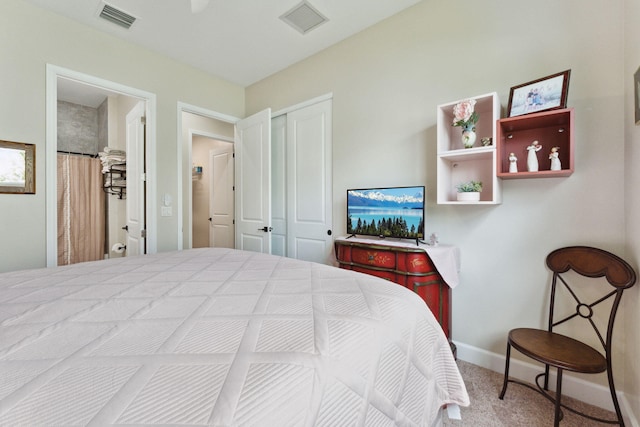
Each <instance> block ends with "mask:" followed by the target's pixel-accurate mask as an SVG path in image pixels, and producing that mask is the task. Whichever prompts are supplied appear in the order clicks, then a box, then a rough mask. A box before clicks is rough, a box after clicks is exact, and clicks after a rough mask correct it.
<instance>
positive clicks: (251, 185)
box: [235, 108, 271, 253]
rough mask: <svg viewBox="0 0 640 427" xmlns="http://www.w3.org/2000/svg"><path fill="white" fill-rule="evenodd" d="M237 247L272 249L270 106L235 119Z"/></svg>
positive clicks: (258, 250) (253, 249)
mask: <svg viewBox="0 0 640 427" xmlns="http://www.w3.org/2000/svg"><path fill="white" fill-rule="evenodd" d="M235 156H236V157H235V160H236V161H235V183H236V196H237V197H236V248H237V249H242V250H248V251H254V252H264V253H271V238H270V235H271V109H270V108H268V109H266V110H264V111H261V112H259V113H256V114H254V115H253V116H250V117H247V118H246V119H243V120H240V121H238V123H236V137H235Z"/></svg>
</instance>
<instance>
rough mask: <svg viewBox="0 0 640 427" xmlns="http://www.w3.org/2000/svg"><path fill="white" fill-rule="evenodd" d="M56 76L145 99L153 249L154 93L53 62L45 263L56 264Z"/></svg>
mask: <svg viewBox="0 0 640 427" xmlns="http://www.w3.org/2000/svg"><path fill="white" fill-rule="evenodd" d="M58 78H65V79H69V80H75V81H77V82H79V83H82V84H86V85H89V86H95V87H100V88H102V89H106V90H109V91H111V92H115V93H118V94H122V95H126V96H129V97H132V98H138V99H139V100H141V101H144V102H145V114H146V117H147V148H146V155H145V163H146V186H147V194H146V200H145V203H146V205H147V206H148V207H149V209H147V214H146V219H145V220H146V230H147V253H155V252H157V250H158V235H157V229H158V225H157V222H158V220H157V215H156V210H155V209H152V207H153V206H156V193H157V182H156V164H155V161H154V160H155V158H156V116H157V105H156V102H157V101H156V95H155V94H154V93H151V92H147V91H143V90H140V89H136V88H132V87H129V86H125V85H122V84H120V83H115V82H112V81H109V80H105V79H101V78H99V77H95V76H91V75H89V74H84V73H81V72H78V71H74V70H70V69H67V68H63V67H60V66H57V65H53V64H47V66H46V89H45V93H46V115H45V117H46V119H45V120H46V137H45V141H46V143H45V157H46V159H45V170H46V172H45V177H46V189H45V206H46V242H47V257H46V258H47V267H54V266H56V265H57V264H58V244H57V239H58V237H57V230H58V224H57V203H58V201H57V186H58V182H57V156H56V154H57V147H58Z"/></svg>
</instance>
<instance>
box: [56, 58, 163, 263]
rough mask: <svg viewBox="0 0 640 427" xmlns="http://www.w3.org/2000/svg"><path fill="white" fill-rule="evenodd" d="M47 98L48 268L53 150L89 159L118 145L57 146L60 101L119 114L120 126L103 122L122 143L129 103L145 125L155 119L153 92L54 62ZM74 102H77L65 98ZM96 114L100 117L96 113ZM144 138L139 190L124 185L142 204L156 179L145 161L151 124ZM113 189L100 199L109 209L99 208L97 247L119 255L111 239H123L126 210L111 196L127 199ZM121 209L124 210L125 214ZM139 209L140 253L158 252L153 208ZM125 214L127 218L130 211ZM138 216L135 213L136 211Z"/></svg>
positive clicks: (100, 141)
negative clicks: (101, 238)
mask: <svg viewBox="0 0 640 427" xmlns="http://www.w3.org/2000/svg"><path fill="white" fill-rule="evenodd" d="M91 98H94V100H93V101H87V100H88V99H91ZM46 99H47V114H46V129H47V144H46V170H47V172H46V176H47V182H46V199H47V203H46V205H47V214H46V217H47V266H48V267H53V266H56V265H58V263H59V260H58V253H59V248H58V231H59V227H60V225H59V224H58V217H59V214H58V181H59V178H58V151H59V150H60V151H63V152H74V153H76V155H84V154H89V157H93V156H95V154H97V153H96V150H97V151H98V152H100V151H102V150H104V148H105V147H113V149H114V150H117V149H118V148H117V145H115V144H112V143H111V142H109V137H108V136H107V137H103V136H101V137H97V138H96V143H95V146H94V147H92V148H87V147H86V146H82V144H80V145H75V146H74V145H73V144H74V143H72V145H71V146H69V145H64V144H62V146H59V144H58V141H59V138H58V137H59V136H60V135H62V134H64V122H61V121H59V103H60V102H67V103H68V104H69V105H65V108H71V109H72V110H73V109H78V108H80V107H82V106H83V105H84V104H86V103H89V102H94V103H95V102H99V103H100V105H102V108H103V109H104V110H106V111H107V112H106V114H104V116H108V115H109V112H113V115H114V117H117V116H122V120H123V123H122V124H121V125H120V126H119V125H118V124H117V122H119V121H120V120H117V121H116V122H113V121H112V122H110V123H106V124H104V126H102V128H103V130H105V134H106V135H109V134H111V135H112V136H113V137H114V139H115V140H118V139H119V140H121V141H125V140H126V139H127V138H126V137H125V136H123V137H122V138H118V130H117V129H118V127H121V128H122V129H123V130H122V132H123V133H125V134H126V132H127V130H126V129H127V128H128V123H126V122H125V119H124V116H125V115H126V113H127V112H129V111H130V110H131V109H132V108H133V107H134V106H138V108H139V109H140V112H139V114H141V115H144V116H146V123H147V124H152V123H155V114H156V113H155V111H156V107H155V95H153V94H150V93H147V92H143V91H140V90H137V89H133V88H129V87H126V86H122V85H119V84H117V83H113V82H109V81H106V80H103V79H98V78H95V77H92V76H89V75H85V74H82V73H78V72H75V71H72V70H67V69H64V68H60V67H57V66H53V65H47V92H46ZM96 99H97V100H96ZM74 100H75V101H77V102H70V101H74ZM116 111H120V112H121V113H122V114H120V113H118V114H116V113H115V112H116ZM60 114H61V117H60V119H63V117H62V116H63V115H64V113H60ZM99 116H101V117H102V115H100V114H99ZM114 123H115V124H114ZM59 126H60V132H59ZM72 127H73V126H72ZM59 134H60V135H59ZM144 137H145V139H146V140H147V144H146V149H145V150H144V151H142V155H141V157H140V158H139V161H138V162H135V163H136V172H137V171H140V170H142V171H144V172H143V173H142V175H140V178H141V180H143V181H144V182H143V183H142V188H138V189H136V190H135V191H134V190H132V189H131V188H129V183H128V182H127V183H126V189H128V190H130V192H131V193H134V194H138V196H139V197H142V205H143V206H144V205H151V204H153V203H154V201H155V191H154V189H153V188H147V187H152V186H154V184H153V182H154V180H153V179H152V178H153V177H155V168H154V167H153V162H150V159H151V158H153V157H155V131H154V127H153V126H148V130H147V131H146V132H145V134H144ZM74 139H75V138H71V140H74ZM74 147H75V148H74ZM122 148H123V150H122V151H125V150H126V149H131V147H122ZM146 165H149V166H150V167H147V166H146ZM104 168H105V165H104V164H103V165H102V170H101V171H100V172H104V170H105V169H104ZM136 175H137V173H136ZM102 178H103V176H100V177H99V178H98V180H102ZM111 178H112V181H111V182H113V183H115V182H116V181H117V180H118V178H120V179H122V176H121V175H120V176H116V177H115V180H114V177H113V176H112V177H111ZM147 182H149V183H151V185H147ZM116 187H117V185H113V186H112V190H114V191H115V193H114V195H113V196H108V197H107V198H106V200H105V201H106V202H107V206H108V205H109V204H110V205H111V208H109V209H105V211H104V212H105V213H104V217H105V220H106V224H107V225H106V228H105V230H104V232H103V234H104V242H105V243H104V244H103V245H104V248H103V250H102V251H101V252H102V254H103V256H119V255H120V254H118V253H117V251H113V252H112V251H111V248H112V247H113V246H114V245H115V243H118V242H125V241H127V239H126V236H125V237H123V236H121V235H120V234H118V233H117V231H122V227H124V225H123V224H122V222H123V221H122V220H121V219H120V218H121V216H122V215H126V213H127V210H129V208H128V207H123V206H120V205H121V203H119V202H117V201H116V199H119V200H122V202H123V203H124V200H125V199H126V198H125V197H123V194H124V193H126V190H122V188H121V189H120V190H119V191H117V190H116ZM101 191H102V189H101ZM105 194H106V193H105ZM139 197H137V198H139ZM109 202H111V203H109ZM122 212H124V214H123V213H122ZM142 212H144V213H143V215H142V216H143V218H142V220H143V223H144V224H145V226H144V231H141V233H142V234H143V235H144V234H146V237H147V238H146V249H145V251H146V252H149V253H153V252H156V250H157V243H156V242H157V237H156V235H155V234H156V233H155V230H156V219H155V216H154V215H153V210H148V211H144V210H143V211H142ZM128 216H129V217H130V216H131V215H128ZM137 216H138V217H139V215H137ZM125 222H126V221H125ZM110 243H114V245H111V244H110ZM124 245H125V244H124V243H123V246H124Z"/></svg>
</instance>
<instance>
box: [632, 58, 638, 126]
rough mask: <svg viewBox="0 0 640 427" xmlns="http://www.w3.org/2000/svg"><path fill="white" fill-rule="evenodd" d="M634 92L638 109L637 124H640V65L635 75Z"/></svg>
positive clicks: (636, 108)
mask: <svg viewBox="0 0 640 427" xmlns="http://www.w3.org/2000/svg"><path fill="white" fill-rule="evenodd" d="M633 93H634V97H633V99H634V100H635V101H634V105H635V111H636V126H637V125H640V67H638V69H637V70H636V73H635V74H634V75H633Z"/></svg>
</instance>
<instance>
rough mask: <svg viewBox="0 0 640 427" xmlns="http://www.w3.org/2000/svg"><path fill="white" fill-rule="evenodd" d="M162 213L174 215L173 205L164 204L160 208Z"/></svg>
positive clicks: (163, 214)
mask: <svg viewBox="0 0 640 427" xmlns="http://www.w3.org/2000/svg"><path fill="white" fill-rule="evenodd" d="M160 215H161V216H171V215H173V210H172V209H171V206H162V207H161V208H160Z"/></svg>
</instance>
